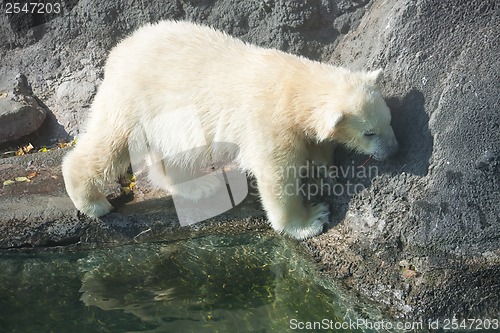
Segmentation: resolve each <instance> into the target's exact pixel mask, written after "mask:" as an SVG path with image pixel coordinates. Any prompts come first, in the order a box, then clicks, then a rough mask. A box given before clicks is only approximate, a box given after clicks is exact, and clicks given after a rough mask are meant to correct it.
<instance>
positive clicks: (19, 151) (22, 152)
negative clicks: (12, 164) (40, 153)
mask: <svg viewBox="0 0 500 333" xmlns="http://www.w3.org/2000/svg"><path fill="white" fill-rule="evenodd" d="M21 155H24V150H23V148H19V150H18V151H17V152H16V156H21Z"/></svg>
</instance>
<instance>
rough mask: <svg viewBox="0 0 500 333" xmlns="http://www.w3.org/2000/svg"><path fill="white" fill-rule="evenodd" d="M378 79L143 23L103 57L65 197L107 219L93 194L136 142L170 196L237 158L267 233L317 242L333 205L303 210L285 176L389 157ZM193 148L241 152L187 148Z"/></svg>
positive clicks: (122, 166)
mask: <svg viewBox="0 0 500 333" xmlns="http://www.w3.org/2000/svg"><path fill="white" fill-rule="evenodd" d="M381 74H382V71H381V70H376V71H368V72H364V71H359V72H355V71H350V70H348V69H345V68H341V67H335V66H332V65H329V64H324V63H320V62H316V61H312V60H308V59H306V58H303V57H300V56H295V55H291V54H287V53H284V52H281V51H279V50H275V49H265V48H261V47H257V46H254V45H250V44H247V43H245V42H243V41H240V40H238V39H235V38H233V37H230V36H228V35H227V34H225V33H223V32H219V31H216V30H214V29H212V28H210V27H206V26H202V25H197V24H194V23H189V22H175V21H162V22H159V23H156V24H149V25H146V26H144V27H142V28H140V29H138V30H137V31H135V32H134V33H133V34H132V35H131V36H129V37H128V38H126V39H124V40H123V41H122V42H120V43H119V44H118V45H117V46H116V47H115V48H114V49H113V50H112V51H111V52H110V54H109V57H108V60H107V62H106V66H105V74H104V80H103V82H102V84H101V86H100V87H99V89H98V92H97V94H96V96H95V99H94V101H93V104H92V108H91V114H90V117H89V119H88V122H87V123H86V126H85V131H84V134H82V136H81V137H79V138H78V143H77V145H76V147H75V148H74V149H73V150H72V151H70V152H69V153H68V154H67V155H66V156H65V158H64V161H63V165H62V170H63V176H64V180H65V185H66V190H67V192H68V194H69V196H70V198H71V199H72V201H73V203H74V204H75V206H76V208H77V209H78V210H80V211H81V212H83V213H84V214H86V215H88V216H90V217H98V216H102V215H104V214H106V213H108V212H109V211H110V210H111V209H112V206H111V204H110V203H109V202H108V201H107V200H106V197H105V195H104V194H102V193H101V192H100V191H99V187H100V185H102V184H103V183H104V182H106V181H111V180H116V179H117V177H118V176H119V175H121V174H123V173H124V172H125V171H126V170H127V168H128V167H129V165H130V154H131V150H133V147H131V144H130V142H134V140H132V141H131V138H135V139H136V140H135V142H137V141H140V140H146V141H147V145H148V147H150V148H151V150H153V151H154V152H155V154H156V155H157V156H159V158H161V159H164V161H165V164H162V165H161V166H160V167H158V165H159V164H158V163H156V164H155V163H153V164H152V165H151V175H153V176H152V177H151V179H152V181H153V182H157V183H161V184H158V186H160V187H161V186H162V184H163V185H164V186H163V187H164V188H166V189H171V190H172V189H175V187H174V186H172V184H179V183H182V182H183V181H184V180H187V179H189V178H190V177H191V176H192V173H193V170H194V169H196V168H197V165H199V164H206V165H209V164H210V163H211V162H210V161H211V159H213V158H214V154H215V155H216V154H218V153H221V154H227V155H231V154H233V155H235V156H233V157H231V158H234V160H235V161H237V162H238V164H239V166H240V167H241V168H242V169H243V170H245V171H246V172H247V173H249V174H251V175H253V176H254V177H255V179H256V181H257V184H258V188H259V195H260V198H261V202H262V205H263V207H264V209H265V211H266V213H267V217H268V219H269V221H270V224H271V225H272V227H273V228H274V230H276V231H277V232H280V233H285V234H287V235H289V236H292V237H294V238H296V239H299V240H301V239H305V238H308V237H312V236H315V235H318V234H319V233H321V232H322V230H323V226H324V224H326V223H328V217H329V208H328V205H326V204H317V205H309V204H305V203H304V200H303V198H302V197H301V195H300V193H298V191H295V192H294V191H293V189H295V188H296V186H297V182H296V179H294V176H293V175H292V174H291V173H287V172H283V170H289V169H290V168H294V167H299V166H301V165H303V164H304V163H305V161H306V160H313V161H314V162H315V163H316V164H317V165H321V164H331V163H332V161H331V156H332V153H333V152H332V146H331V145H332V144H343V145H345V146H346V147H347V148H349V149H353V150H355V151H357V152H360V153H364V154H367V155H370V156H372V157H373V158H375V159H378V160H382V159H385V158H387V157H389V156H390V155H392V154H393V153H394V152H395V151H396V150H397V146H398V143H397V141H396V138H395V136H394V133H393V130H392V128H391V125H390V121H391V114H390V111H389V109H388V107H387V105H386V103H385V102H384V99H383V97H382V94H381V92H380V89H379V87H378V81H379V79H380V77H381ZM141 138H143V139H141ZM200 142H205V143H206V147H211V146H213V144H214V143H215V142H229V143H233V144H234V145H235V146H237V147H238V149H237V150H233V151H222V152H218V153H214V150H213V149H212V150H210V149H207V151H208V150H210V152H207V151H201V150H196V149H195V150H189V149H190V148H192V147H196V146H197V145H198V146H199V145H200ZM222 150H224V149H222ZM229 150H230V149H229ZM183 151H191V153H189V154H182V153H180V152H183ZM155 166H156V167H155ZM212 187H215V182H214V183H213V184H212V183H211V181H210V180H209V181H207V183H206V186H204V187H202V188H201V189H198V190H197V189H194V188H189V187H186V188H184V189H183V190H182V187H180V188H181V190H180V191H179V192H183V193H181V194H182V195H184V196H186V197H190V196H192V197H203V196H206V195H210V193H212V192H213V191H212V189H211V188H212ZM283 188H287V192H286V194H284V193H283V191H281V189H283Z"/></svg>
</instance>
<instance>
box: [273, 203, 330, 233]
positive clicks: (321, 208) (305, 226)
mask: <svg viewBox="0 0 500 333" xmlns="http://www.w3.org/2000/svg"><path fill="white" fill-rule="evenodd" d="M329 216H330V209H329V207H328V205H327V204H325V203H320V204H317V205H314V206H310V207H309V218H308V219H307V220H306V221H302V223H300V224H295V223H294V224H291V225H287V226H286V227H285V228H284V230H283V231H284V232H285V233H286V234H288V235H290V236H292V237H293V238H295V239H298V240H304V239H307V238H310V237H313V236H316V235H319V234H320V233H321V232H322V231H323V226H324V225H325V224H328V222H329V219H328V217H329Z"/></svg>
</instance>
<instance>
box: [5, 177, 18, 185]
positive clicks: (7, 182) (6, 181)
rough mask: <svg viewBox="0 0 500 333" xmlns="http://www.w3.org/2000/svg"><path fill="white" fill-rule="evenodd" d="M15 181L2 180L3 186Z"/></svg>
mask: <svg viewBox="0 0 500 333" xmlns="http://www.w3.org/2000/svg"><path fill="white" fill-rule="evenodd" d="M15 183H16V182H15V181H13V180H10V179H9V180H4V182H3V186H9V185H12V184H15Z"/></svg>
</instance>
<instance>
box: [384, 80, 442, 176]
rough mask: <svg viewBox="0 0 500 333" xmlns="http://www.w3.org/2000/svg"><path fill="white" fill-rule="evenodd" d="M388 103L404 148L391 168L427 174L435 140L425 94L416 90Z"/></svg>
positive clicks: (394, 126)
mask: <svg viewBox="0 0 500 333" xmlns="http://www.w3.org/2000/svg"><path fill="white" fill-rule="evenodd" d="M387 105H388V106H389V108H390V109H391V112H392V127H393V129H394V134H395V135H396V138H397V139H398V142H399V145H400V147H401V149H400V151H399V153H398V155H397V156H395V157H394V159H393V160H392V161H391V163H390V166H391V169H396V170H399V171H404V172H407V173H410V174H413V175H418V176H425V175H427V173H428V171H429V160H430V157H431V154H432V150H433V145H434V139H433V137H432V135H431V133H430V131H429V117H428V115H427V113H426V112H425V106H424V105H425V98H424V95H423V94H422V93H421V92H420V91H418V90H416V89H414V90H411V91H410V92H409V93H408V94H407V95H406V96H405V97H404V98H402V99H398V98H396V97H391V98H388V99H387ZM398 164H399V167H398Z"/></svg>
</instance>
